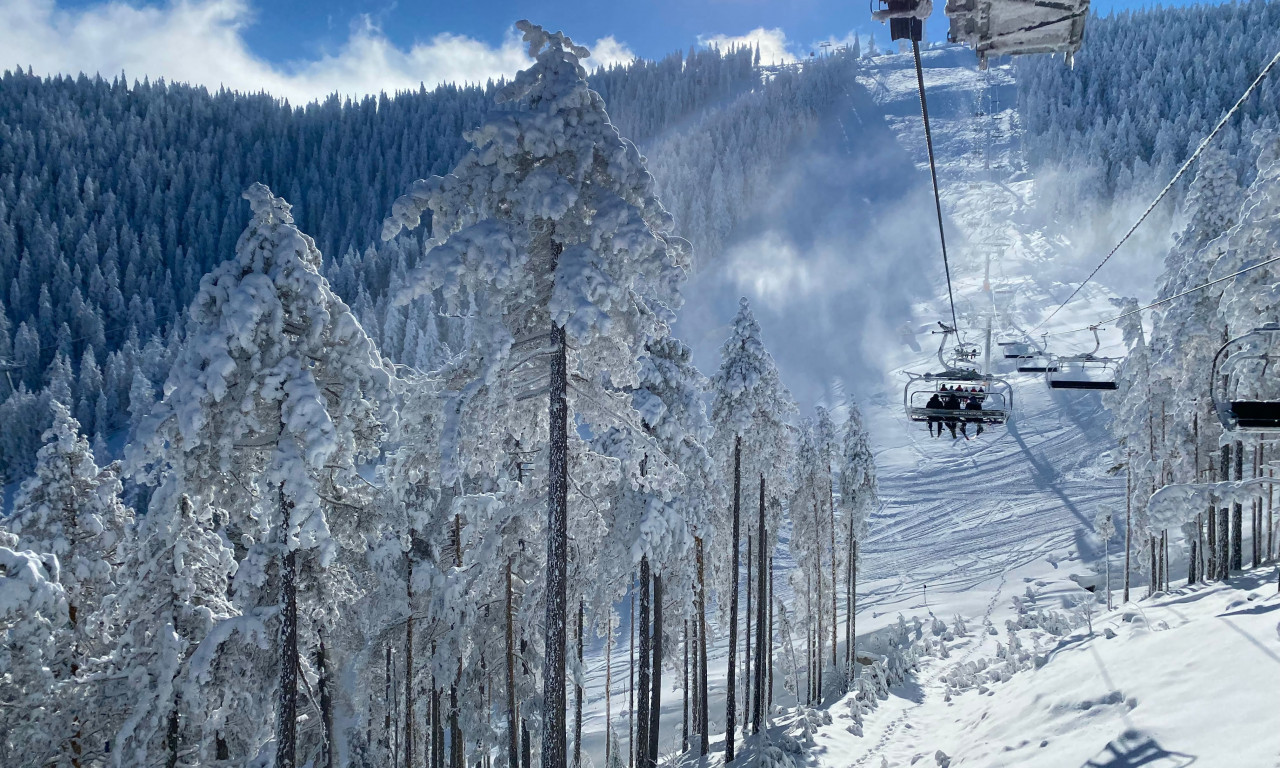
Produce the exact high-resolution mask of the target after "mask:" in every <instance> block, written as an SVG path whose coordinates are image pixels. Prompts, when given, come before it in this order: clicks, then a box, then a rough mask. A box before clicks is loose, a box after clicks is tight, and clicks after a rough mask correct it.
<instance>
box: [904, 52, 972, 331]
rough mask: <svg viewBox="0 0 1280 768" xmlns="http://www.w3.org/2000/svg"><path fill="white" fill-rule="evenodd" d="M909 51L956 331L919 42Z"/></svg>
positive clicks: (954, 299)
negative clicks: (914, 61) (912, 64)
mask: <svg viewBox="0 0 1280 768" xmlns="http://www.w3.org/2000/svg"><path fill="white" fill-rule="evenodd" d="M911 51H912V53H914V54H915V57H916V85H917V86H918V87H919V89H920V115H921V117H923V118H924V143H925V147H926V148H927V149H928V150H929V175H930V177H931V178H932V179H933V205H934V208H935V209H936V210H937V213H938V239H939V240H940V241H941V242H942V268H943V270H945V271H946V273H947V299H948V301H950V302H951V327H952V328H955V329H956V331H957V332H958V331H959V330H960V323H959V322H958V321H957V320H956V296H955V293H954V292H953V291H952V290H951V263H950V262H949V261H948V260H947V235H946V232H945V230H944V229H943V227H942V195H941V193H940V192H939V191H938V167H937V163H936V162H935V161H934V158H933V133H932V132H931V131H930V130H929V105H928V103H927V102H926V101H925V98H924V68H923V67H922V66H921V64H920V43H919V41H917V40H912V41H911Z"/></svg>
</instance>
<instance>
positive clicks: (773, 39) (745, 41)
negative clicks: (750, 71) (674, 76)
mask: <svg viewBox="0 0 1280 768" xmlns="http://www.w3.org/2000/svg"><path fill="white" fill-rule="evenodd" d="M698 43H699V44H700V45H704V46H706V47H708V48H720V49H722V50H728V49H729V48H731V47H741V46H744V45H748V46H751V47H752V48H756V47H757V46H758V47H759V48H760V63H761V64H791V63H794V62H795V61H796V59H797V56H796V55H795V54H794V53H792V52H791V51H790V50H788V49H787V46H788V42H787V33H785V32H783V31H782V29H781V28H780V27H775V28H774V29H765V28H764V27H756V28H755V29H753V30H751V31H750V32H748V33H746V34H745V35H736V36H735V35H713V36H711V37H706V36H703V35H699V36H698Z"/></svg>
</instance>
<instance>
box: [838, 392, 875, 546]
mask: <svg viewBox="0 0 1280 768" xmlns="http://www.w3.org/2000/svg"><path fill="white" fill-rule="evenodd" d="M848 411H849V418H848V420H847V421H846V422H845V425H844V445H843V447H842V449H841V461H840V510H841V511H842V512H843V513H844V514H845V515H851V516H852V521H853V535H854V538H855V539H861V538H862V537H863V536H864V535H865V534H866V527H867V517H868V516H870V514H871V512H872V510H874V509H875V508H876V505H877V504H878V503H879V493H880V491H879V485H878V483H877V480H876V460H875V455H874V454H873V453H872V452H871V440H870V437H869V436H868V434H867V430H866V429H865V428H864V427H863V426H862V412H861V411H860V410H859V409H858V405H857V403H854V402H853V401H852V400H851V401H849V403H848ZM843 527H845V528H847V527H848V526H847V525H846V526H843Z"/></svg>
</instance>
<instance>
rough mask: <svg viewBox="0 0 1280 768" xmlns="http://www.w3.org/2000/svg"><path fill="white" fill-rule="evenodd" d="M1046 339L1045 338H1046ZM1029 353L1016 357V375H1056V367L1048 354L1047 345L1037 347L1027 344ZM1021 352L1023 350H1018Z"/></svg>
mask: <svg viewBox="0 0 1280 768" xmlns="http://www.w3.org/2000/svg"><path fill="white" fill-rule="evenodd" d="M1046 339H1047V337H1046ZM1027 346H1028V347H1030V353H1029V354H1026V355H1020V356H1019V357H1018V373H1057V372H1058V366H1057V363H1056V362H1055V361H1054V359H1053V355H1051V354H1049V348H1048V345H1041V346H1039V347H1037V346H1035V345H1034V344H1031V343H1028V344H1027ZM1019 351H1023V350H1019Z"/></svg>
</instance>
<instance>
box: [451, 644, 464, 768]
mask: <svg viewBox="0 0 1280 768" xmlns="http://www.w3.org/2000/svg"><path fill="white" fill-rule="evenodd" d="M461 677H462V665H461V664H459V665H458V676H457V677H455V678H454V681H453V685H451V686H449V757H450V762H451V764H452V768H466V765H467V747H466V744H465V743H463V741H462V723H461V721H460V720H459V719H458V716H459V714H460V713H459V712H458V684H459V683H460V682H461Z"/></svg>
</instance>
